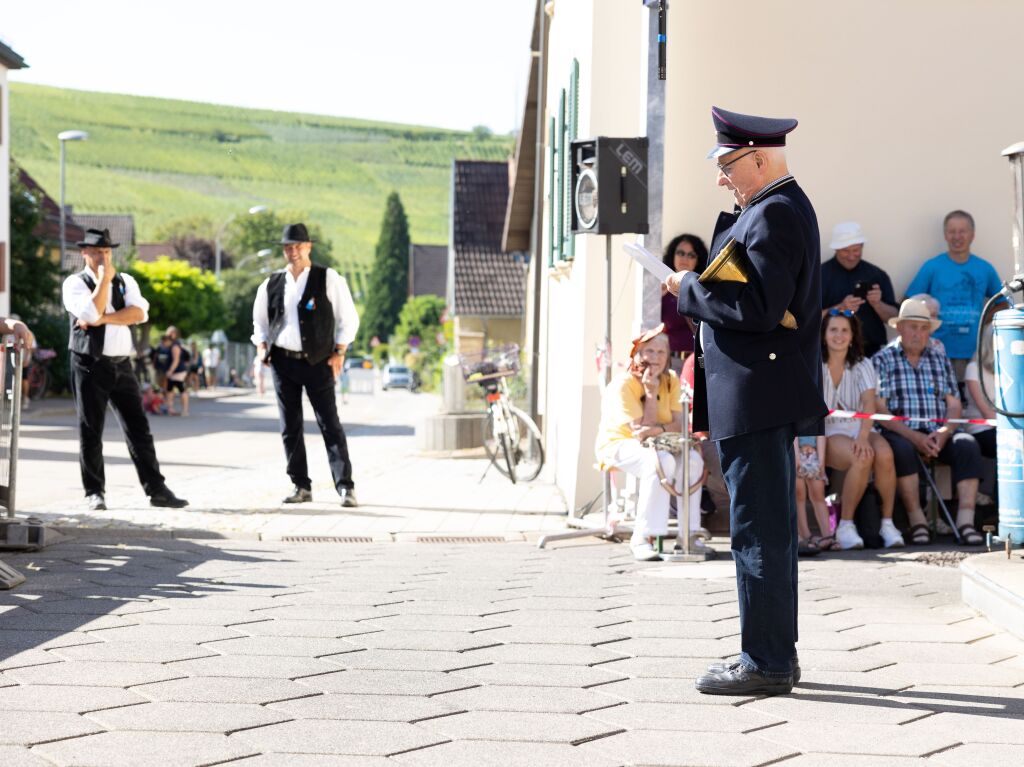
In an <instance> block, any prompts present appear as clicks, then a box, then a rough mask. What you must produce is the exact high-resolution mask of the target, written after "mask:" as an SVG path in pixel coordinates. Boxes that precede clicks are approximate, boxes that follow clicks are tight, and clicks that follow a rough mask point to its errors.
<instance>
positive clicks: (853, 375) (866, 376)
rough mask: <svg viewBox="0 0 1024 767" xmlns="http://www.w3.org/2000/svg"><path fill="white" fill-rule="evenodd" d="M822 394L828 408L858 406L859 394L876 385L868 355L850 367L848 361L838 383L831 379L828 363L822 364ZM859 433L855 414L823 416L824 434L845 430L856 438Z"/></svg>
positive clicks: (843, 431) (858, 422) (850, 408)
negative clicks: (850, 415)
mask: <svg viewBox="0 0 1024 767" xmlns="http://www.w3.org/2000/svg"><path fill="white" fill-rule="evenodd" d="M821 377H822V389H823V391H822V394H823V395H824V398H825V404H826V405H827V406H828V408H829V410H860V395H861V394H863V393H864V392H865V391H866V390H868V389H877V388H878V377H877V375H876V374H875V366H874V365H872V364H871V361H870V360H868V359H862V360H861V361H860V362H858V363H857V364H855V365H854V366H853V367H852V368H851V367H850V366H849V365H847V366H846V368H845V369H844V370H843V377H842V378H841V379H839V386H836V385H835V384H833V383H832V374H831V373H829V371H828V363H822V365H821ZM858 433H860V421H859V420H857V419H856V418H836V417H832V416H830V417H828V418H826V419H825V436H827V437H831V436H832V435H833V434H845V435H846V436H847V437H851V438H855V437H856V436H857V434H858Z"/></svg>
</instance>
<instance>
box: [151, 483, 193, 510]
mask: <svg viewBox="0 0 1024 767" xmlns="http://www.w3.org/2000/svg"><path fill="white" fill-rule="evenodd" d="M149 505H150V506H162V507H164V508H167V509H183V508H185V507H186V506H188V501H186V500H185V499H184V498H179V497H178V496H176V495H175V494H174V493H172V492H171V489H170V488H169V487H161V488H160V489H159V490H156V491H155V492H154V493H153V494H152V495H151V496H149Z"/></svg>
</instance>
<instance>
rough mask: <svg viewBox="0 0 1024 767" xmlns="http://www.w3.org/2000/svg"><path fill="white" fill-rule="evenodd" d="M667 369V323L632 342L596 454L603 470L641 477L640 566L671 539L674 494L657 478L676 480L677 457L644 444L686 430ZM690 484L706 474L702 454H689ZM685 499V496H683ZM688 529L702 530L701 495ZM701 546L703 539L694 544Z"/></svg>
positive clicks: (610, 395)
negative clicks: (659, 539) (659, 542)
mask: <svg viewBox="0 0 1024 767" xmlns="http://www.w3.org/2000/svg"><path fill="white" fill-rule="evenodd" d="M668 364H669V341H668V336H667V335H666V334H665V326H664V324H659V325H658V326H657V327H655V328H653V329H651V330H649V331H647V332H646V333H643V334H642V335H641V336H639V337H638V338H635V339H633V348H632V350H631V352H630V362H629V368H628V369H627V370H624V371H622V372H621V373H618V374H617V375H615V376H614V377H613V378H612V380H611V381H610V382H609V383H608V385H607V386H606V387H605V390H604V395H603V397H602V399H601V425H600V427H599V428H598V434H597V442H596V446H595V452H596V455H597V460H598V462H599V463H600V464H601V465H602V467H603V468H605V469H608V468H616V469H621V470H622V471H625V472H627V473H628V474H633V475H635V476H637V477H639V478H640V488H639V497H638V498H637V508H636V521H635V524H634V527H633V537H632V539H631V540H630V548H631V549H632V551H633V556H634V558H636V559H637V560H640V561H648V560H657V559H659V558H660V557H659V555H658V552H657V550H656V549H655V548H654V537H655V536H664V535H667V534H668V517H669V502H670V498H671V494H670V493H669V491H668V489H666V487H665V486H664V485H663V484H662V483H661V477H660V475H659V473H658V463H659V461H660V464H661V470H662V473H663V474H664V476H665V477H666V478H668V479H669V480H670V481H673V482H675V481H676V479H675V478H676V469H677V456H675V455H673V454H672V453H670V452H667V451H665V450H660V449H655V448H651V447H646V446H645V445H644V441H645V440H647V439H648V438H651V437H658V436H660V435H662V434H665V433H667V432H680V431H682V429H683V406H682V404H681V403H680V394H681V391H680V385H679V378H678V376H676V374H675V371H673V370H671V369H670V368H669V366H668ZM687 452H688V453H689V456H690V480H691V485H692V483H693V482H694V481H695V479H696V478H699V477H700V476H701V475H702V474H703V472H704V461H703V459H702V458H701V455H700V453H699V452H698V451H696V450H693V449H689V450H688V451H687ZM683 492H684V494H686V491H685V490H684V491H683ZM679 505H680V506H683V505H687V506H688V508H689V524H690V530H691V531H694V532H696V531H697V530H699V528H700V493H693V494H691V495H690V496H689V499H688V504H682V503H680V504H679ZM694 544H695V545H696V546H702V545H703V541H702V540H700V539H699V538H698V539H696V540H695V541H694Z"/></svg>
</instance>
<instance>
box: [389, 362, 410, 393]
mask: <svg viewBox="0 0 1024 767" xmlns="http://www.w3.org/2000/svg"><path fill="white" fill-rule="evenodd" d="M380 385H381V388H382V389H384V391H387V390H388V389H408V390H409V391H412V390H413V389H414V388H415V383H414V378H413V374H412V371H411V370H409V368H407V367H406V366H405V365H386V366H385V367H384V370H383V371H382V372H381V380H380Z"/></svg>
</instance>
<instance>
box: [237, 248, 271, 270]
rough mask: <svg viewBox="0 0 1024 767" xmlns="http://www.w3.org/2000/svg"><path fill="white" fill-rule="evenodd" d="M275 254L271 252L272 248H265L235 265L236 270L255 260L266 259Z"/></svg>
mask: <svg viewBox="0 0 1024 767" xmlns="http://www.w3.org/2000/svg"><path fill="white" fill-rule="evenodd" d="M273 253H274V251H273V250H271V249H270V248H263V249H262V250H258V251H256V252H255V253H250V254H249V255H248V256H246V257H245V258H243V259H242V260H241V261H239V262H238V263H237V264H235V268H236V269H241V268H242V267H243V266H244V265H245V264H247V263H249V262H250V261H252V260H253V259H254V258H266V257H267V256H270V255H273Z"/></svg>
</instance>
